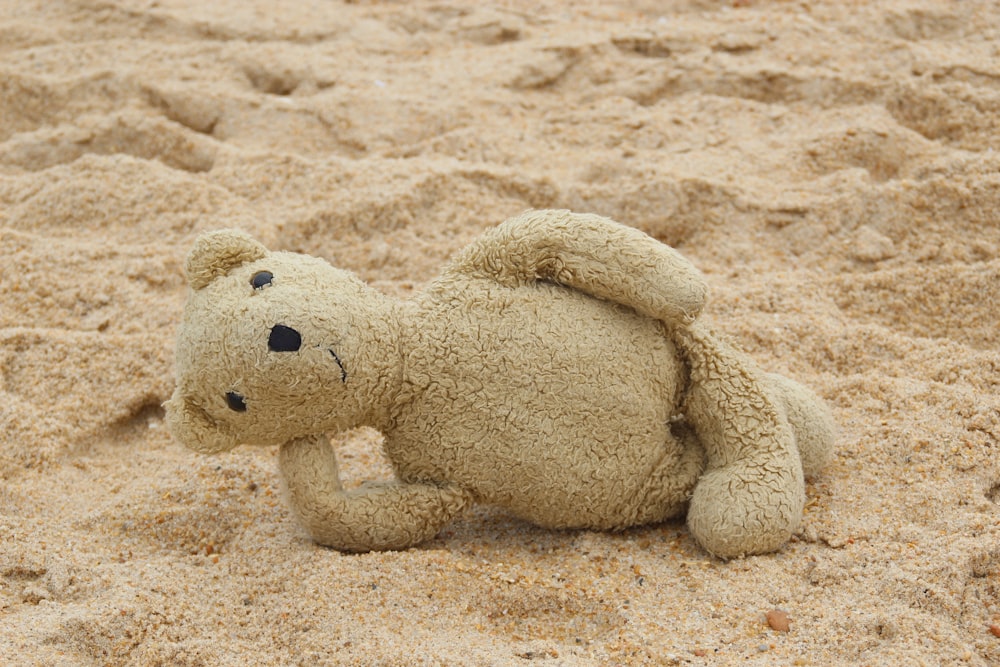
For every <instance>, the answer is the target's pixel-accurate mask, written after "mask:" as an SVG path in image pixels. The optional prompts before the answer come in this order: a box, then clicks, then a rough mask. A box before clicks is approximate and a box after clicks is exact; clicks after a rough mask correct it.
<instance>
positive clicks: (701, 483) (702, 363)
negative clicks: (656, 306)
mask: <svg viewBox="0 0 1000 667" xmlns="http://www.w3.org/2000/svg"><path fill="white" fill-rule="evenodd" d="M677 338H678V340H679V343H680V347H681V348H682V349H683V350H684V352H685V354H686V355H687V356H688V360H689V363H690V364H691V384H690V387H689V389H688V393H687V396H686V397H685V403H684V406H685V407H684V413H685V417H686V419H687V421H688V423H689V424H690V425H691V426H692V427H693V429H694V431H695V433H696V434H697V437H698V439H699V440H700V441H701V443H702V445H703V446H704V447H705V452H706V454H707V466H706V470H705V473H704V474H703V475H702V477H701V478H700V479H699V480H698V483H697V485H696V486H695V489H694V493H693V495H692V498H691V505H690V508H689V509H688V527H689V528H690V530H691V532H692V534H693V535H694V536H695V539H697V540H698V542H699V543H700V544H701V545H702V546H703V547H704V548H705V549H706V550H707V551H709V552H711V553H713V554H715V555H716V556H719V557H721V558H734V557H739V556H744V555H748V554H756V553H765V552H768V551H774V550H776V549H778V548H780V547H781V546H782V545H783V544H784V543H785V542H786V541H787V540H788V539H789V538H790V537H791V535H792V533H793V532H794V531H795V530H796V528H797V527H798V525H799V523H800V521H801V518H802V510H803V507H804V505H805V481H804V478H803V472H802V463H801V459H800V457H799V453H798V449H797V447H796V442H795V433H794V431H793V428H792V425H791V424H790V423H789V422H788V420H787V418H786V417H785V415H784V411H783V409H782V406H781V405H780V404H779V402H778V401H779V400H780V398H779V397H777V396H775V395H773V392H772V391H770V390H769V389H770V388H769V386H768V383H767V380H766V376H765V375H764V374H763V373H762V372H760V371H758V370H757V369H756V367H755V366H753V364H752V363H751V362H750V361H749V359H747V358H746V357H745V356H744V355H742V354H741V353H740V352H738V351H737V350H735V349H734V348H732V347H730V346H729V345H726V344H725V343H723V342H721V341H719V340H717V339H716V338H714V336H712V335H711V334H710V333H709V332H707V331H705V330H703V329H702V328H701V327H698V326H693V327H691V328H690V329H688V330H684V331H681V332H678V334H677Z"/></svg>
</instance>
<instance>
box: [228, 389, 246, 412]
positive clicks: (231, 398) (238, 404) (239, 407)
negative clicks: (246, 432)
mask: <svg viewBox="0 0 1000 667" xmlns="http://www.w3.org/2000/svg"><path fill="white" fill-rule="evenodd" d="M226 405H228V406H229V409H230V410H234V411H236V412H246V411H247V404H246V402H245V401H244V400H243V397H242V396H240V395H239V394H237V393H236V392H235V391H228V392H226Z"/></svg>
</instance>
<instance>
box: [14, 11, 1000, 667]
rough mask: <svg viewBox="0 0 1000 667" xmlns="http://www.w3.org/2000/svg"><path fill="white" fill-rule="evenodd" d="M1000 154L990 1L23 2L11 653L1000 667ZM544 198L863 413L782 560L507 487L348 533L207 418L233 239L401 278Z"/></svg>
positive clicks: (73, 661)
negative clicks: (355, 551) (168, 406)
mask: <svg viewBox="0 0 1000 667" xmlns="http://www.w3.org/2000/svg"><path fill="white" fill-rule="evenodd" d="M998 148H1000V6H998V5H997V4H996V3H994V2H985V1H980V0H963V2H961V3H958V2H951V1H949V0H926V1H921V0H891V1H888V2H860V1H854V2H843V1H835V0H829V1H826V2H782V1H777V0H774V1H764V0H760V1H754V0H744V1H740V2H716V1H712V0H700V1H699V0H673V1H667V0H663V1H659V2H654V1H652V0H634V1H633V2H627V1H625V0H622V1H620V2H614V1H612V2H596V1H595V0H576V1H575V2H556V1H554V0H542V1H541V2H527V1H524V0H509V1H506V2H499V3H495V4H491V5H489V6H486V5H484V3H480V2H476V1H474V0H435V1H433V2H432V1H425V0H417V1H415V2H407V3H396V2H370V3H369V2H349V3H344V2H334V1H332V0H331V1H320V0H312V1H310V0H294V1H290V2H282V3H276V2H264V1H263V0H252V1H249V2H248V1H243V2H236V1H235V0H225V1H220V2H213V3H203V2H192V1H191V0H158V1H150V0H114V1H107V0H67V1H65V2H15V1H14V0H2V1H0V476H2V481H0V663H2V664H5V665H296V664H300V665H327V664H328V665H354V664H357V665H526V664H540V665H616V664H622V665H674V664H679V665H708V664H711V665H737V664H739V665H904V664H905V665H920V664H925V665H952V664H968V665H983V666H985V665H996V664H1000V636H998V635H1000V506H998V503H1000V442H998V440H1000V392H998V385H1000V333H998V331H1000V309H998V291H1000V152H998V150H997V149H998ZM533 207H534V208H541V207H564V208H571V209H575V210H578V211H587V212H596V213H600V214H604V215H608V216H611V217H613V218H615V219H617V220H619V221H622V222H625V223H627V224H630V225H634V226H636V227H638V228H640V229H642V230H644V231H646V232H648V233H650V234H652V235H654V236H656V237H657V238H659V239H661V240H663V241H665V242H667V243H670V244H672V245H674V246H676V247H678V248H679V249H680V250H681V251H682V252H683V253H684V254H685V255H686V256H687V257H689V258H690V259H691V260H692V261H693V262H694V263H695V264H696V265H697V266H698V267H699V268H700V269H701V270H702V271H703V272H704V274H705V275H706V278H707V280H708V282H709V284H710V288H711V293H710V302H709V305H708V306H707V308H706V312H705V317H706V318H707V319H709V320H710V321H711V322H712V323H713V324H714V325H715V326H716V327H717V328H719V329H720V330H722V331H723V332H725V333H726V334H728V335H729V336H730V337H731V338H732V339H733V340H734V341H736V342H737V343H738V344H740V345H741V346H742V347H744V348H745V349H746V350H747V351H748V352H750V353H751V354H752V355H753V357H754V358H755V359H756V360H758V362H759V363H760V364H761V365H762V366H763V367H765V368H767V369H769V370H774V371H778V372H782V373H786V374H788V375H790V376H792V377H795V378H797V379H799V380H800V381H802V382H804V383H806V384H808V385H810V386H811V387H813V388H815V389H816V391H817V392H818V393H820V394H821V395H822V396H823V397H824V398H825V399H826V400H827V401H828V402H829V404H830V405H831V407H832V409H833V412H834V414H835V416H836V419H837V421H838V423H839V426H840V433H839V436H838V440H837V444H836V456H835V460H834V461H833V463H832V464H831V465H830V466H829V467H828V468H827V469H826V470H825V471H824V472H823V474H822V475H820V476H818V477H817V478H815V479H814V480H812V481H811V482H810V484H809V504H808V507H807V512H806V515H805V519H804V522H803V525H802V527H801V529H800V530H799V531H798V533H797V534H796V535H795V537H794V538H793V539H792V541H791V542H790V543H789V544H788V545H787V546H786V547H785V548H784V549H782V550H781V551H780V552H778V553H775V554H771V555H764V556H755V557H751V558H745V559H740V560H734V561H730V562H722V561H719V560H716V559H713V558H711V557H709V556H708V555H707V554H706V553H705V552H703V551H702V550H701V549H700V548H699V547H698V546H697V545H696V544H695V543H694V542H693V541H692V539H691V536H690V535H689V534H688V532H687V530H686V529H685V527H684V525H683V523H682V522H680V521H678V522H673V523H667V524H664V525H656V526H649V527H645V528H640V529H634V530H629V531H626V532H624V533H618V534H604V533H595V532H554V531H546V530H541V529H538V528H535V527H533V526H530V525H527V524H524V523H522V522H519V521H517V520H514V519H512V518H510V517H508V516H506V515H505V514H503V513H502V512H500V511H498V510H495V509H491V508H486V507H479V508H476V509H474V510H472V511H470V512H469V513H467V514H466V515H464V516H463V517H462V518H461V519H460V520H458V521H456V522H454V523H453V524H451V525H449V526H448V527H447V528H446V529H445V530H444V531H443V532H442V533H441V534H440V535H439V536H438V537H437V538H436V539H434V540H432V541H430V542H428V543H426V544H424V545H422V546H420V547H418V548H414V549H410V550H407V551H404V552H389V553H371V554H363V555H344V554H341V553H338V552H336V551H332V550H329V549H324V548H321V547H317V546H315V545H313V544H312V543H311V542H310V541H309V539H308V538H307V537H306V535H305V533H304V532H303V530H302V529H301V528H300V527H299V526H298V525H297V524H296V523H295V521H294V519H293V517H292V516H291V514H290V512H289V510H288V508H287V506H286V505H285V503H284V501H283V499H282V497H281V491H280V486H279V481H278V477H277V471H276V450H275V449H274V448H271V449H250V448H240V449H237V450H235V451H233V452H230V453H227V454H224V455H220V456H209V457H206V456H200V455H197V454H195V453H193V452H190V451H187V450H185V449H184V448H183V447H182V446H181V445H179V444H178V443H176V442H174V441H173V440H172V439H171V438H170V435H169V433H168V432H167V431H166V429H165V427H164V424H163V411H162V408H161V407H160V406H161V404H162V402H163V401H164V400H166V399H167V398H168V396H169V395H170V392H171V391H172V386H173V371H172V358H173V339H174V332H175V329H176V326H177V324H178V321H179V318H180V313H181V309H182V306H183V301H184V298H185V294H186V289H187V288H186V284H185V281H184V275H183V261H184V257H185V254H186V252H187V250H188V249H189V247H190V245H191V243H192V241H193V240H194V238H195V237H196V236H197V234H198V233H199V232H201V231H204V230H208V229H213V228H218V227H225V226H235V227H239V228H242V229H245V230H247V231H248V232H250V233H252V234H254V235H256V236H257V237H258V238H260V239H261V240H262V241H263V242H265V243H266V244H268V245H269V246H271V247H273V248H276V249H286V250H294V251H299V252H306V253H310V254H313V255H318V256H322V257H324V258H326V259H328V260H329V261H331V262H333V263H334V264H336V265H338V266H341V267H345V268H348V269H351V270H353V271H356V272H357V273H358V274H359V275H361V276H362V277H363V278H364V279H365V280H367V281H368V282H369V283H371V284H372V285H374V286H375V287H377V288H379V289H381V290H383V291H385V292H387V293H389V294H392V295H395V296H398V297H401V298H406V297H407V296H408V295H411V294H413V293H414V292H415V291H418V290H419V289H420V288H421V286H422V285H423V284H424V283H425V282H426V281H427V280H429V279H430V278H432V277H433V276H434V275H435V273H436V271H437V270H438V268H439V267H440V266H441V264H442V263H443V262H444V261H445V260H446V259H447V258H448V257H449V255H451V254H452V253H453V252H455V251H456V250H457V249H459V248H461V247H462V246H463V245H464V244H465V243H466V242H468V241H469V240H470V239H472V238H474V237H475V236H476V235H477V234H478V233H480V232H481V231H482V230H484V229H486V228H487V227H489V226H491V225H494V224H496V223H498V222H500V221H502V220H503V219H505V218H506V217H508V216H511V215H514V214H517V213H519V212H521V211H523V210H525V209H528V208H533ZM596 390H599V387H598V388H596ZM336 443H337V449H338V453H339V456H340V459H341V462H342V472H343V474H344V477H345V480H346V481H347V482H348V484H358V483H360V482H361V481H362V480H364V479H380V478H386V477H387V476H389V475H390V470H389V468H388V466H387V465H386V462H385V461H384V459H383V458H382V456H381V454H380V451H379V435H378V434H377V433H374V432H371V431H366V430H361V431H356V432H351V433H346V434H339V435H338V436H337V438H336ZM774 610H781V611H784V612H785V613H787V617H788V619H789V625H788V631H787V632H782V631H780V630H778V629H774V628H772V627H771V624H769V623H768V621H767V616H766V615H767V613H768V612H773V611H774ZM777 615H778V616H780V614H777ZM775 616H776V615H775V614H773V613H772V615H771V617H772V619H775ZM778 620H780V619H778ZM773 625H776V626H780V625H781V624H780V623H778V622H773ZM991 626H992V629H991Z"/></svg>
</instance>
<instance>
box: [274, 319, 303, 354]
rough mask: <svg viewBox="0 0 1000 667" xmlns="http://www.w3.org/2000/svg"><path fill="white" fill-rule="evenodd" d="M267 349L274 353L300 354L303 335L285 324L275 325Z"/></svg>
mask: <svg viewBox="0 0 1000 667" xmlns="http://www.w3.org/2000/svg"><path fill="white" fill-rule="evenodd" d="M267 347H268V348H269V349H270V350H272V351H273V352H298V350H299V348H300V347H302V335H301V334H300V333H299V332H298V331H296V330H295V329H293V328H291V327H286V326H285V325H284V324H275V325H274V326H273V327H271V335H270V336H268V337H267Z"/></svg>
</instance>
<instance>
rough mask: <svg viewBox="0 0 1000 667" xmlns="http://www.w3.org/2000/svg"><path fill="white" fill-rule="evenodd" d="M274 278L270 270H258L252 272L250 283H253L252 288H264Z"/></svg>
mask: <svg viewBox="0 0 1000 667" xmlns="http://www.w3.org/2000/svg"><path fill="white" fill-rule="evenodd" d="M273 279H274V274H272V273H271V272H270V271H258V272H257V273H255V274H253V278H251V279H250V284H251V285H253V288H254V289H264V288H265V287H267V286H268V285H270V284H271V281H272V280H273Z"/></svg>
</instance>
